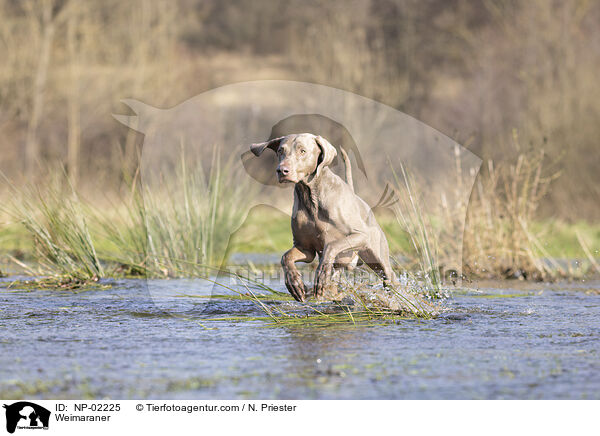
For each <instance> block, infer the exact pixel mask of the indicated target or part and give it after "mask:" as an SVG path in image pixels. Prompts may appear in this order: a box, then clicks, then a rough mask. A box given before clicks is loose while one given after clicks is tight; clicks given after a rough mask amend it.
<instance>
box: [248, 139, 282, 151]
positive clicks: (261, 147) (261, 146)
mask: <svg viewBox="0 0 600 436" xmlns="http://www.w3.org/2000/svg"><path fill="white" fill-rule="evenodd" d="M283 138H285V136H281V137H279V138H275V139H271V140H270V141H267V142H260V143H258V144H252V145H251V146H250V151H251V152H252V153H254V155H255V156H260V155H261V154H262V152H263V151H265V148H270V149H271V150H273V151H277V149H278V148H279V144H280V143H281V140H282V139H283Z"/></svg>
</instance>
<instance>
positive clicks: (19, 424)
mask: <svg viewBox="0 0 600 436" xmlns="http://www.w3.org/2000/svg"><path fill="white" fill-rule="evenodd" d="M3 407H4V408H5V409H6V431H8V432H9V433H14V432H15V430H16V429H17V428H19V429H44V430H47V429H48V423H49V421H50V411H49V410H48V409H46V408H44V407H42V406H38V405H37V404H35V403H30V402H29V401H19V402H18V403H13V404H10V405H6V404H5V405H4V406H3Z"/></svg>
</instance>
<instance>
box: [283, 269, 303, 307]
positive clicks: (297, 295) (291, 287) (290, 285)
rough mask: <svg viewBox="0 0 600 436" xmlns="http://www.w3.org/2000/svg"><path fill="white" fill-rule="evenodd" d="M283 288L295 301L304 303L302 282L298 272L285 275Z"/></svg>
mask: <svg viewBox="0 0 600 436" xmlns="http://www.w3.org/2000/svg"><path fill="white" fill-rule="evenodd" d="M285 287H286V288H287V290H288V291H289V292H290V294H291V295H292V297H294V299H295V300H296V301H304V300H305V299H306V291H305V288H304V282H303V281H302V277H301V276H300V273H299V272H298V271H289V272H288V273H286V275H285Z"/></svg>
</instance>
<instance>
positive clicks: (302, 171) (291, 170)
mask: <svg viewBox="0 0 600 436" xmlns="http://www.w3.org/2000/svg"><path fill="white" fill-rule="evenodd" d="M266 148H270V149H271V150H273V151H274V152H275V153H276V154H277V158H278V161H279V163H278V165H277V170H276V172H277V179H278V181H279V183H298V182H308V181H310V180H312V178H313V177H318V176H319V174H320V172H321V170H322V169H323V168H324V167H326V166H328V165H330V164H331V162H333V159H334V158H335V156H336V155H337V151H336V150H335V147H334V146H333V145H331V144H330V143H329V141H327V140H326V139H325V138H323V137H321V136H316V135H313V134H312V133H300V134H295V135H287V136H282V137H280V138H275V139H271V140H270V141H267V142H261V143H259V144H252V146H251V147H250V150H251V151H252V153H254V154H255V155H256V156H260V155H261V154H262V152H263V151H264V150H265V149H266Z"/></svg>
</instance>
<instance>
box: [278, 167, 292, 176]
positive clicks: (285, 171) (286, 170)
mask: <svg viewBox="0 0 600 436" xmlns="http://www.w3.org/2000/svg"><path fill="white" fill-rule="evenodd" d="M289 172H290V169H289V168H288V167H277V173H278V174H281V175H282V176H287V175H288V174H289Z"/></svg>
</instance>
